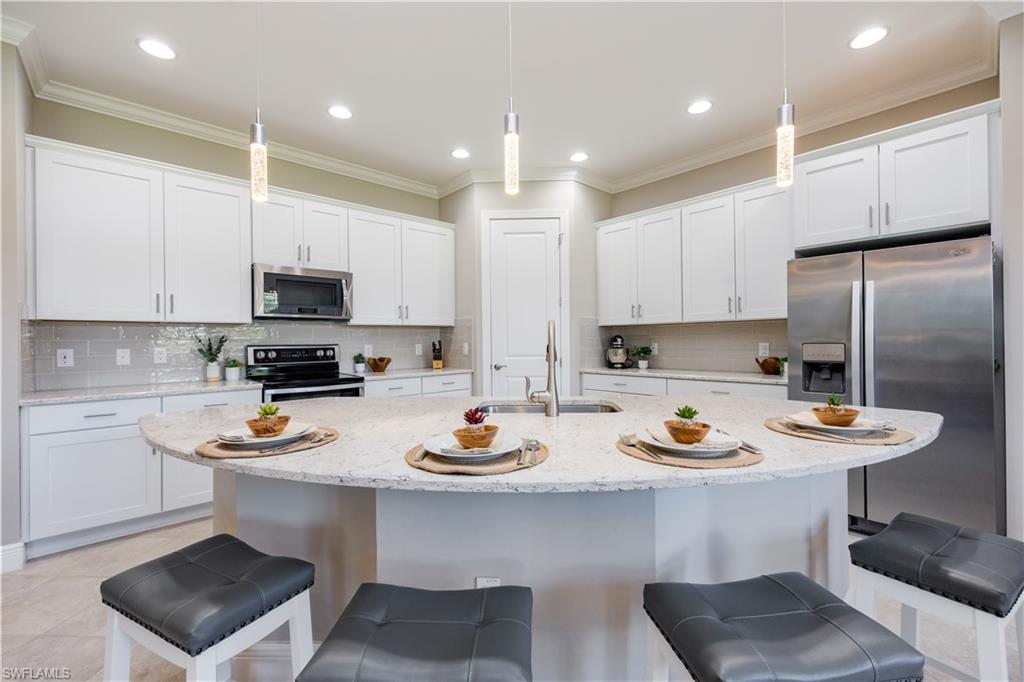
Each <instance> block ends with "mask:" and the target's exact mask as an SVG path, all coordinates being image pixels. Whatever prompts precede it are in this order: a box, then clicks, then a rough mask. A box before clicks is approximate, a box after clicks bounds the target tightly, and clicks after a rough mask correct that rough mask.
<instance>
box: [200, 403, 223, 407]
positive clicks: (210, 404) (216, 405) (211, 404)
mask: <svg viewBox="0 0 1024 682" xmlns="http://www.w3.org/2000/svg"><path fill="white" fill-rule="evenodd" d="M226 405H227V403H207V404H206V405H203V407H224V406H226Z"/></svg>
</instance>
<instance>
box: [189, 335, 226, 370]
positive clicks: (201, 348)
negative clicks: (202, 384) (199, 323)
mask: <svg viewBox="0 0 1024 682" xmlns="http://www.w3.org/2000/svg"><path fill="white" fill-rule="evenodd" d="M193 336H194V338H195V340H196V352H197V353H199V355H200V356H201V357H202V358H203V360H206V380H207V381H220V365H218V364H217V358H219V357H220V352H221V351H222V350H224V344H225V343H227V342H228V337H226V336H224V335H223V334H221V335H220V338H218V339H216V340H214V338H213V337H212V336H207V337H206V341H203V340H202V339H201V338H199V335H198V334H194V335H193Z"/></svg>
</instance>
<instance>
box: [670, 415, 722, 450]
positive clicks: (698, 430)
mask: <svg viewBox="0 0 1024 682" xmlns="http://www.w3.org/2000/svg"><path fill="white" fill-rule="evenodd" d="M665 430H666V431H668V435H670V436H672V440H674V441H675V442H677V443H682V444H683V445H691V444H693V443H699V442H701V441H702V440H704V436H706V435H708V432H709V431H711V424H705V423H704V422H691V423H689V424H687V423H686V422H684V421H683V420H682V419H669V420H667V421H666V422H665Z"/></svg>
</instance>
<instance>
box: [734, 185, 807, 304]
mask: <svg viewBox="0 0 1024 682" xmlns="http://www.w3.org/2000/svg"><path fill="white" fill-rule="evenodd" d="M733 200H734V202H735V203H734V210H735V215H736V319H739V320H764V319H772V318H785V317H786V299H787V291H786V273H787V265H786V264H787V263H788V262H789V261H790V259H792V258H793V241H792V237H791V236H790V232H789V217H790V210H789V209H790V193H789V192H788V191H787V190H785V189H780V188H779V187H777V186H776V185H775V183H774V182H765V183H762V184H761V185H758V186H756V187H753V188H751V189H748V190H745V191H743V192H737V193H736V194H735V195H734V197H733Z"/></svg>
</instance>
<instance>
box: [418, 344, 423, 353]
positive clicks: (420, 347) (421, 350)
mask: <svg viewBox="0 0 1024 682" xmlns="http://www.w3.org/2000/svg"><path fill="white" fill-rule="evenodd" d="M416 355H423V344H422V343H417V344H416Z"/></svg>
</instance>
